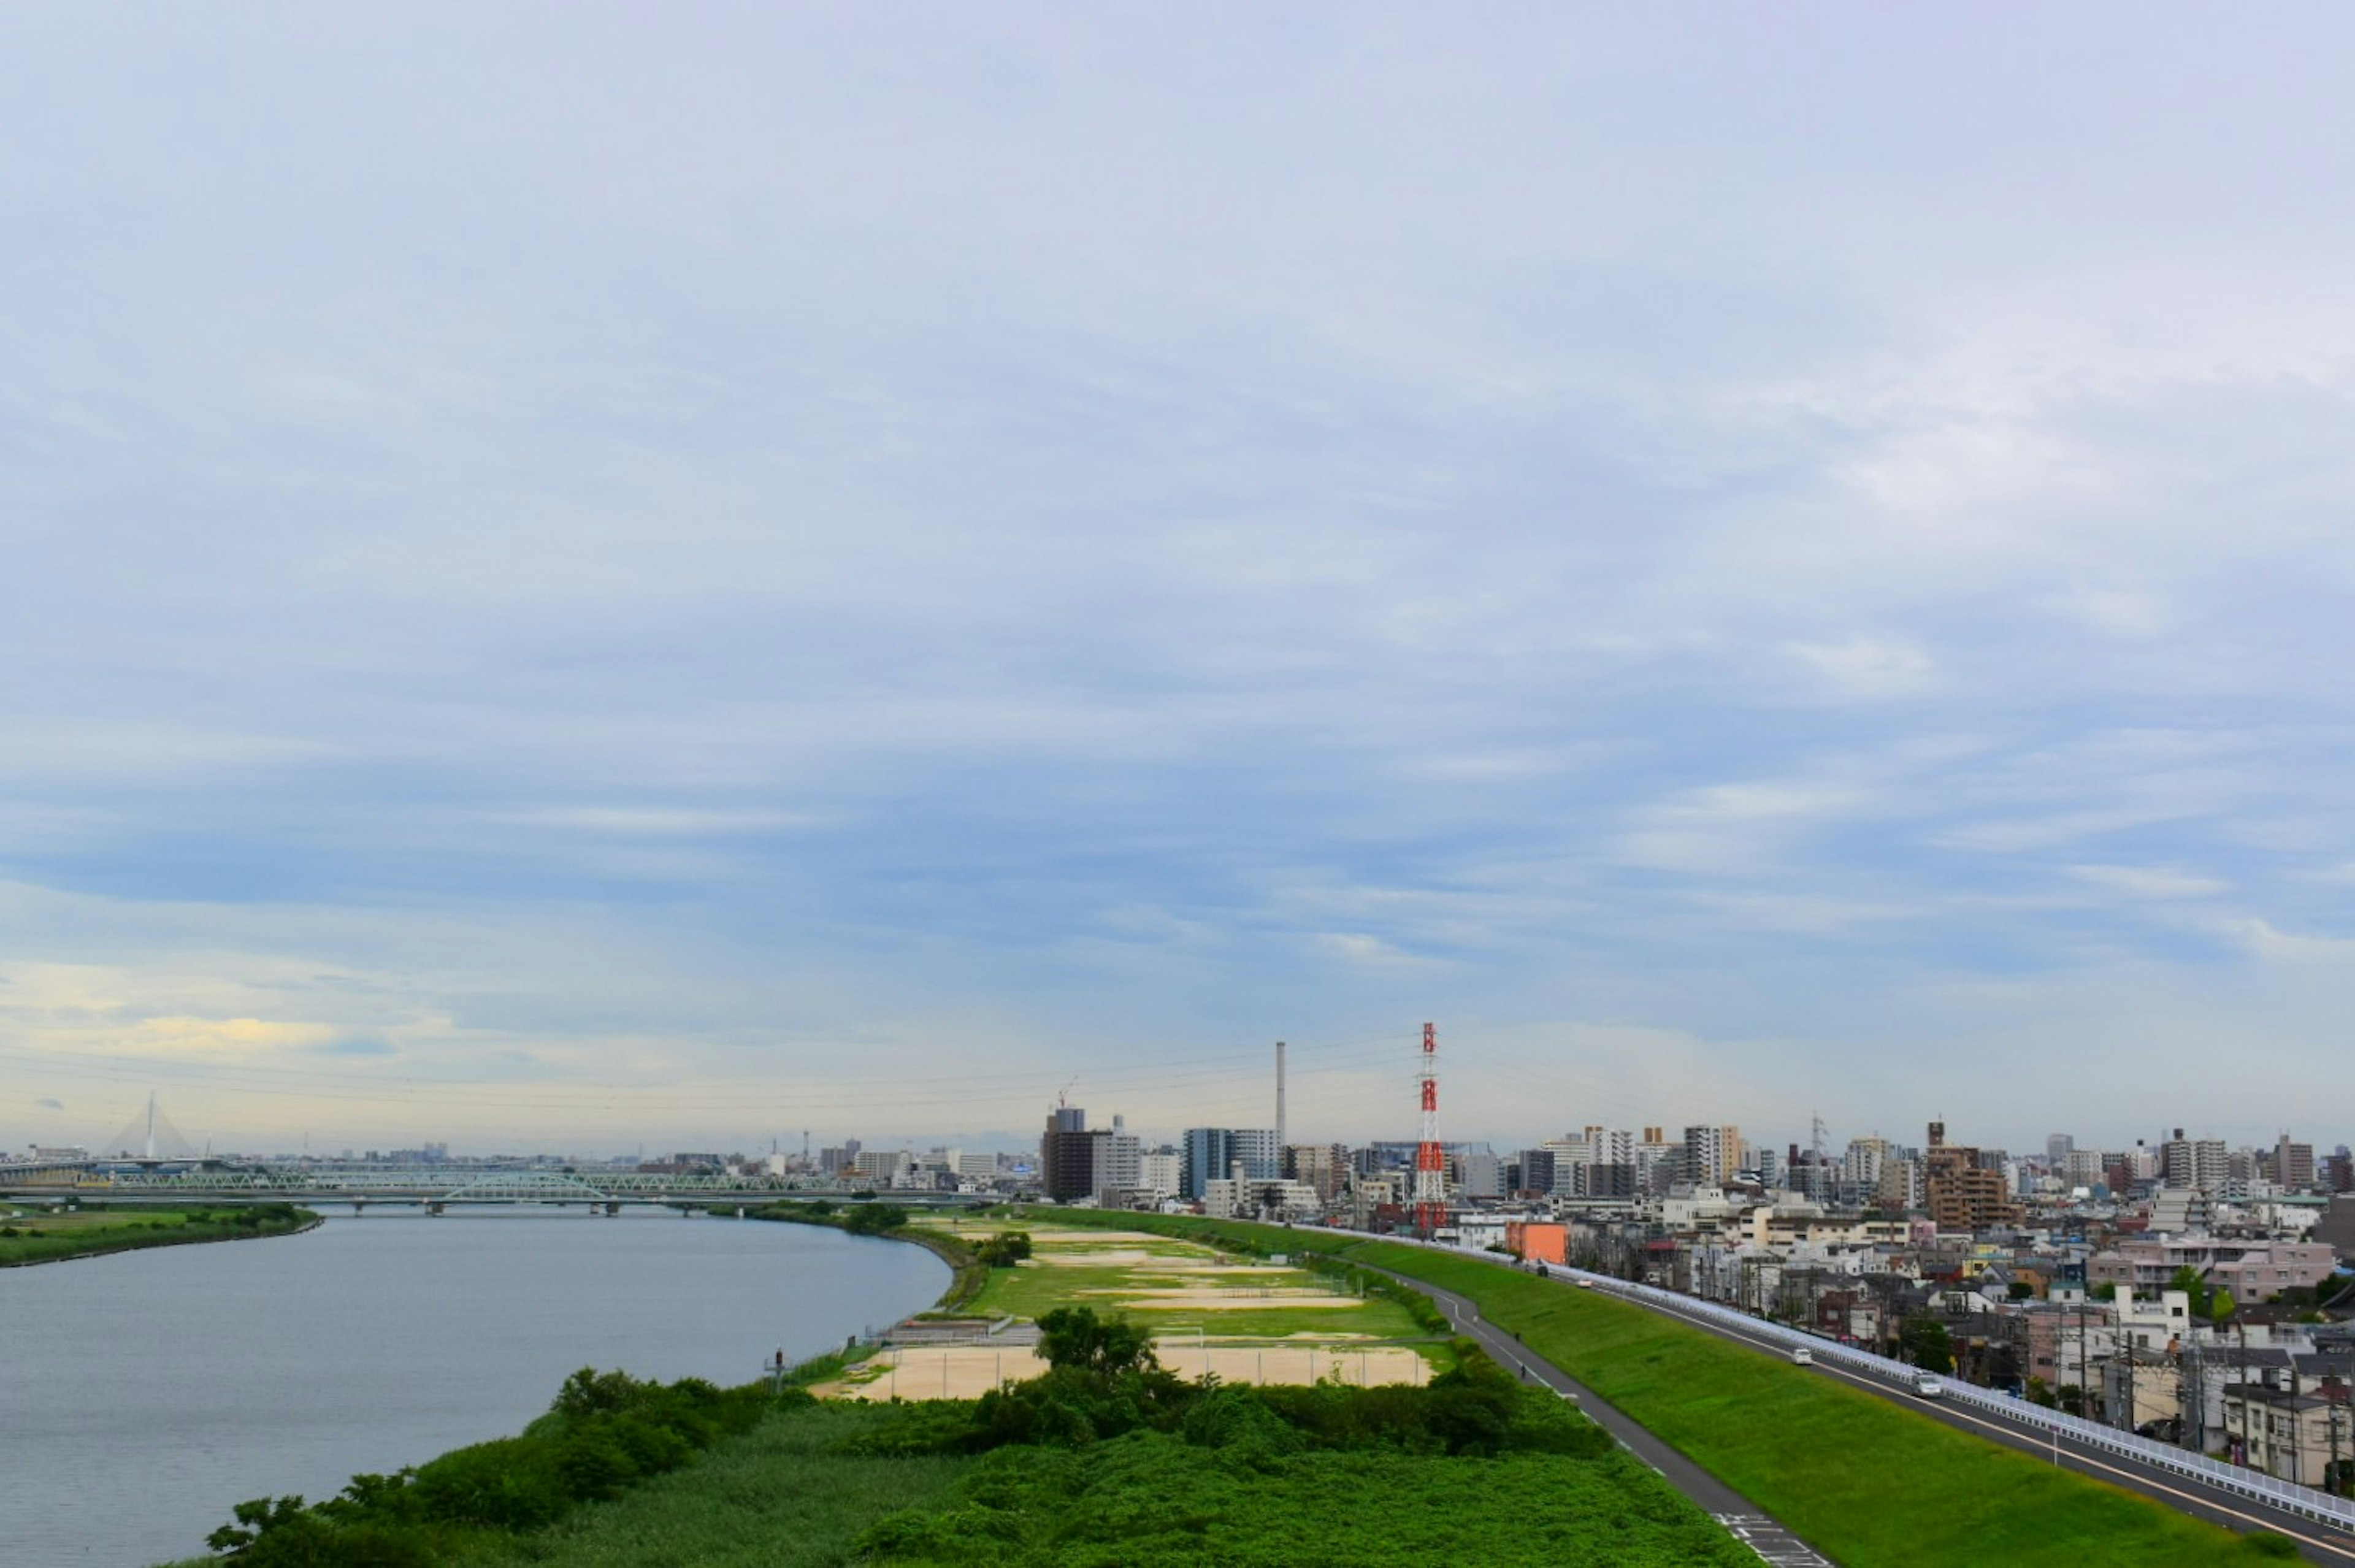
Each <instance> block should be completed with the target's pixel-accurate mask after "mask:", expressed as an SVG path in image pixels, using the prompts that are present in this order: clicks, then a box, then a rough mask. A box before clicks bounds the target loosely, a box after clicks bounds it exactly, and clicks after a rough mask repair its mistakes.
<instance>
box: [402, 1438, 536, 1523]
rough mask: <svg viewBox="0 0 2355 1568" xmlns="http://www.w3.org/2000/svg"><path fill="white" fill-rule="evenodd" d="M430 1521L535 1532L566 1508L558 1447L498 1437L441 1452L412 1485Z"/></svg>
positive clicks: (421, 1470)
mask: <svg viewBox="0 0 2355 1568" xmlns="http://www.w3.org/2000/svg"><path fill="white" fill-rule="evenodd" d="M413 1485H414V1487H415V1491H416V1498H417V1502H418V1506H419V1507H420V1508H421V1509H422V1510H423V1511H424V1514H425V1516H426V1517H427V1518H428V1519H432V1520H443V1521H446V1522H448V1523H451V1524H480V1525H488V1526H490V1527H491V1528H493V1529H495V1530H536V1529H538V1527H539V1526H541V1525H544V1524H548V1523H550V1522H552V1521H553V1520H555V1519H556V1517H557V1515H559V1514H560V1513H562V1512H563V1511H564V1504H565V1488H564V1483H563V1481H562V1479H561V1477H559V1475H558V1474H557V1468H556V1463H555V1445H552V1444H549V1443H547V1442H544V1441H540V1440H537V1439H534V1438H529V1437H497V1438H494V1439H492V1440H491V1441H490V1442H488V1443H477V1444H475V1445H473V1446H472V1447H467V1448H460V1449H457V1450H455V1451H454V1452H453V1453H448V1454H444V1455H442V1456H441V1457H440V1458H439V1459H436V1460H434V1461H433V1462H432V1463H431V1464H429V1465H426V1466H424V1467H421V1468H420V1469H419V1470H418V1472H417V1479H416V1481H415V1482H414V1483H413Z"/></svg>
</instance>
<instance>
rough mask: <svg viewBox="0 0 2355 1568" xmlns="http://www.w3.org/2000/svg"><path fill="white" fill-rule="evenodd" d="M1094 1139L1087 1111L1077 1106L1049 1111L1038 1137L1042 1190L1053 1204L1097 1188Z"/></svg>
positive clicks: (1078, 1196)
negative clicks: (1089, 1129)
mask: <svg viewBox="0 0 2355 1568" xmlns="http://www.w3.org/2000/svg"><path fill="white" fill-rule="evenodd" d="M1095 1166H1096V1156H1095V1140H1094V1139H1092V1138H1091V1137H1090V1136H1088V1114H1087V1112H1085V1111H1084V1110H1082V1109H1081V1108H1080V1107H1079V1106H1077V1105H1058V1106H1057V1107H1055V1108H1054V1109H1053V1110H1051V1111H1050V1112H1048V1113H1047V1129H1046V1131H1045V1133H1044V1134H1043V1135H1041V1136H1040V1137H1039V1191H1040V1192H1041V1193H1042V1194H1043V1195H1044V1196H1045V1197H1046V1199H1047V1200H1048V1201H1050V1202H1052V1203H1063V1202H1068V1201H1070V1200H1072V1199H1074V1198H1086V1197H1088V1196H1090V1195H1092V1193H1093V1192H1094V1191H1095V1189H1096V1185H1095Z"/></svg>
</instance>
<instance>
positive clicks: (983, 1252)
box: [974, 1231, 1030, 1268]
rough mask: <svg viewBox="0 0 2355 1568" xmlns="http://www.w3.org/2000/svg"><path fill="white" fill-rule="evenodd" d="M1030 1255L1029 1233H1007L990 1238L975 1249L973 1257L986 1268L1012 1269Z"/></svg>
mask: <svg viewBox="0 0 2355 1568" xmlns="http://www.w3.org/2000/svg"><path fill="white" fill-rule="evenodd" d="M1029 1255H1030V1233H1029V1232H1027V1231H1007V1232H1005V1233H1003V1234H1002V1235H996V1236H992V1237H991V1238H990V1239H989V1240H987V1241H986V1242H984V1243H981V1245H980V1246H979V1247H977V1248H975V1251H974V1257H975V1259H976V1260H977V1261H978V1262H979V1263H980V1264H982V1265H983V1266H984V1267H986V1268H1012V1267H1013V1266H1014V1265H1015V1264H1018V1263H1020V1262H1021V1261H1022V1260H1023V1259H1025V1258H1027V1257H1028V1256H1029Z"/></svg>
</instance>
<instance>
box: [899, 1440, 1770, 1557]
mask: <svg viewBox="0 0 2355 1568" xmlns="http://www.w3.org/2000/svg"><path fill="white" fill-rule="evenodd" d="M873 1539H874V1541H875V1542H876V1544H878V1545H879V1546H881V1547H883V1548H884V1549H885V1550H884V1551H883V1552H881V1553H880V1554H879V1556H878V1557H877V1558H876V1559H875V1560H876V1561H878V1562H882V1563H896V1564H900V1565H901V1568H920V1565H921V1568H934V1565H937V1568H968V1565H970V1564H975V1563H991V1564H1001V1565H1004V1568H1112V1565H1115V1564H1117V1565H1121V1568H1126V1565H1128V1564H1135V1563H1149V1564H1152V1565H1154V1568H1212V1565H1217V1568H1244V1565H1261V1564H1264V1565H1267V1568H1292V1565H1293V1564H1298V1563H1316V1564H1318V1565H1320V1568H1376V1565H1380V1568H1394V1565H1395V1564H1398V1563H1444V1564H1457V1563H1463V1564H1473V1563H1476V1564H1481V1565H1483V1568H1512V1565H1517V1564H1523V1563H1527V1564H1532V1565H1534V1564H1548V1565H1550V1568H1740V1565H1742V1564H1743V1563H1748V1564H1750V1565H1751V1568H1756V1564H1757V1558H1756V1557H1755V1556H1754V1555H1753V1554H1752V1553H1751V1552H1748V1551H1746V1550H1744V1549H1742V1548H1741V1547H1739V1546H1737V1545H1736V1544H1735V1543H1734V1541H1732V1539H1731V1538H1730V1537H1728V1536H1727V1535H1726V1533H1725V1532H1724V1531H1722V1530H1721V1529H1719V1528H1718V1526H1717V1525H1716V1524H1715V1523H1714V1522H1712V1521H1711V1520H1709V1519H1708V1518H1707V1517H1706V1516H1704V1515H1702V1514H1701V1513H1700V1511H1699V1510H1697V1509H1693V1508H1692V1507H1691V1506H1690V1505H1689V1504H1688V1503H1686V1502H1685V1501H1684V1500H1683V1499H1681V1498H1678V1496H1677V1495H1676V1494H1675V1493H1674V1492H1672V1491H1671V1490H1670V1489H1669V1488H1668V1487H1667V1486H1666V1485H1664V1484H1663V1483H1662V1482H1661V1481H1660V1480H1659V1479H1658V1477H1655V1476H1654V1475H1652V1474H1651V1472H1650V1471H1648V1470H1646V1468H1645V1467H1643V1466H1641V1465H1640V1464H1637V1463H1636V1461H1634V1460H1632V1459H1630V1458H1628V1457H1627V1456H1625V1455H1624V1454H1621V1453H1618V1452H1616V1451H1614V1452H1612V1453H1609V1454H1607V1455H1605V1456H1603V1457H1601V1458H1569V1457H1564V1456H1555V1455H1550V1454H1508V1455H1506V1456H1502V1457H1499V1458H1493V1459H1473V1458H1449V1457H1444V1456H1433V1455H1428V1454H1404V1453H1399V1452H1395V1451H1393V1452H1349V1453H1305V1454H1283V1455H1279V1454H1268V1453H1265V1452H1254V1451H1250V1450H1248V1449H1246V1450H1244V1451H1241V1452H1238V1451H1234V1450H1229V1449H1218V1448H1202V1447H1193V1446H1189V1445H1187V1444H1186V1443H1184V1442H1182V1441H1180V1440H1179V1439H1177V1438H1175V1437H1170V1436H1167V1435H1161V1434H1157V1433H1142V1432H1140V1433H1132V1434H1130V1435H1128V1436H1125V1437H1120V1438H1115V1439H1114V1440H1112V1441H1110V1442H1107V1443H1101V1444H1097V1445H1093V1446H1092V1447H1088V1448H1083V1449H1080V1450H1077V1451H1062V1450H1054V1449H1041V1448H1007V1449H1001V1450H999V1451H998V1452H996V1454H993V1455H990V1456H987V1457H986V1458H984V1459H982V1460H980V1461H978V1462H977V1463H976V1465H975V1468H974V1469H973V1470H972V1472H970V1473H969V1474H968V1475H967V1476H966V1477H964V1480H963V1481H962V1482H961V1483H960V1484H959V1485H958V1487H957V1488H956V1490H955V1493H954V1495H953V1497H952V1498H950V1499H947V1501H946V1506H941V1505H938V1504H936V1505H934V1506H932V1507H928V1508H924V1509H916V1510H911V1512H910V1513H908V1514H903V1515H899V1516H895V1517H894V1518H893V1519H891V1520H887V1521H885V1523H884V1524H883V1525H881V1526H880V1527H879V1529H878V1531H876V1534H875V1537H874V1538H873Z"/></svg>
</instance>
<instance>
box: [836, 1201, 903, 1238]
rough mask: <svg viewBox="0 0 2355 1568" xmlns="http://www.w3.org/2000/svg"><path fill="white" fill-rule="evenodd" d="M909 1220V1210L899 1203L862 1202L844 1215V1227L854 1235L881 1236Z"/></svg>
mask: <svg viewBox="0 0 2355 1568" xmlns="http://www.w3.org/2000/svg"><path fill="white" fill-rule="evenodd" d="M907 1222H908V1211H906V1210H905V1209H902V1208H900V1205H898V1204H897V1203H861V1204H859V1205H858V1207H857V1208H855V1209H850V1210H847V1211H844V1213H843V1216H842V1228H843V1229H844V1230H846V1231H848V1232H850V1233H851V1234H852V1235H854V1236H879V1235H881V1234H882V1233H883V1232H886V1231H896V1230H898V1229H899V1228H900V1226H902V1225H904V1224H906V1223H907Z"/></svg>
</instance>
